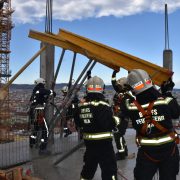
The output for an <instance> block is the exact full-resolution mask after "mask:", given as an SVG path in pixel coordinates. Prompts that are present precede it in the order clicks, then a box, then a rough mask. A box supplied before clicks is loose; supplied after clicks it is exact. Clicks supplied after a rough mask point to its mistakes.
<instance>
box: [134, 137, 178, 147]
mask: <svg viewBox="0 0 180 180" xmlns="http://www.w3.org/2000/svg"><path fill="white" fill-rule="evenodd" d="M175 138H177V134H175ZM174 140H175V139H174V138H173V137H172V136H170V135H166V136H161V137H157V138H151V139H149V138H145V137H140V138H137V141H138V144H139V145H141V146H147V145H148V146H158V145H162V144H166V143H169V142H173V141H174Z"/></svg>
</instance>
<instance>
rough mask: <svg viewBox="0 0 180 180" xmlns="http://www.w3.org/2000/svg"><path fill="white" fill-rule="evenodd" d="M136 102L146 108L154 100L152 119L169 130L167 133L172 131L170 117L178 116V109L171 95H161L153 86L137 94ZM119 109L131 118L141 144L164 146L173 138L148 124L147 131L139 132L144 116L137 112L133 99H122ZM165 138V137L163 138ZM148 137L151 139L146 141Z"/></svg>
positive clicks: (149, 146) (148, 146) (145, 145)
mask: <svg viewBox="0 0 180 180" xmlns="http://www.w3.org/2000/svg"><path fill="white" fill-rule="evenodd" d="M136 99H137V102H138V103H139V104H140V105H141V106H142V108H143V109H147V107H148V105H149V103H150V102H152V101H154V105H153V108H152V110H151V114H152V119H154V120H155V121H157V122H158V123H159V124H161V125H162V126H163V127H164V128H166V129H168V130H169V133H170V132H172V131H173V124H172V119H176V118H178V117H179V109H178V104H177V101H176V99H174V98H172V97H162V96H161V94H160V93H159V92H158V91H157V90H155V89H154V88H153V87H152V88H150V89H148V90H147V91H145V92H144V93H141V94H139V95H137V97H136ZM122 105H124V106H121V109H122V111H123V113H124V115H125V116H128V117H130V119H131V120H132V125H133V128H134V129H135V130H136V131H137V135H139V136H141V139H140V140H141V141H140V142H139V143H140V145H141V146H144V147H147V148H151V147H152V146H153V147H154V146H156V147H158V146H160V145H162V146H164V145H165V146H166V145H168V144H169V143H171V142H173V141H174V140H173V139H171V138H165V137H168V133H162V132H161V131H160V130H159V129H158V128H156V127H155V126H154V125H152V124H149V125H148V127H147V131H148V132H147V133H146V134H145V135H143V134H141V129H142V126H143V124H144V122H145V118H144V117H143V115H142V113H141V112H139V110H138V108H137V106H136V105H135V104H134V103H133V99H124V102H123V103H122ZM163 138H165V139H163ZM148 139H151V140H150V141H148Z"/></svg>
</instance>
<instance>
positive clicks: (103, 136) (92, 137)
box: [83, 132, 113, 140]
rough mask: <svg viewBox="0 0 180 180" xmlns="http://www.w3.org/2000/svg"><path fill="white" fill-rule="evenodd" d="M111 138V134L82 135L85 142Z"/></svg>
mask: <svg viewBox="0 0 180 180" xmlns="http://www.w3.org/2000/svg"><path fill="white" fill-rule="evenodd" d="M112 137H113V134H112V133H111V132H104V133H95V134H89V133H84V134H83V138H84V139H86V140H99V139H108V138H112Z"/></svg>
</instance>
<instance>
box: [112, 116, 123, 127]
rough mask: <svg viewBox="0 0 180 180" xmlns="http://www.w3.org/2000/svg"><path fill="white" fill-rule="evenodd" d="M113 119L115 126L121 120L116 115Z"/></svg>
mask: <svg viewBox="0 0 180 180" xmlns="http://www.w3.org/2000/svg"><path fill="white" fill-rule="evenodd" d="M113 118H114V120H115V123H116V126H117V125H119V124H120V122H121V120H120V118H119V117H117V116H113Z"/></svg>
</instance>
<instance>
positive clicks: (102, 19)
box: [10, 0, 180, 88]
mask: <svg viewBox="0 0 180 180" xmlns="http://www.w3.org/2000/svg"><path fill="white" fill-rule="evenodd" d="M165 3H167V4H168V11H169V40H170V49H172V51H173V71H174V76H173V80H174V82H175V84H176V85H175V87H176V88H180V79H179V77H180V71H179V67H180V61H179V57H180V36H179V32H180V24H179V19H180V2H178V1H177V0H171V1H168V0H166V1H161V0H160V1H157V0H152V1H150V0H139V1H138V0H130V1H125V0H123V1H118V0H113V1H108V0H103V1H102V0H99V1H98V2H96V1H94V0H86V1H84V0H74V1H73V0H69V1H68V2H66V1H63V0H62V1H61V0H59V1H58V0H54V1H53V33H55V34H56V33H58V31H59V28H61V29H66V30H68V31H71V32H73V33H76V34H79V35H81V36H84V37H87V38H89V39H92V40H94V41H97V42H100V43H103V44H105V45H108V46H111V47H113V48H115V49H118V50H121V51H124V52H126V53H128V54H131V55H133V56H137V57H139V58H141V59H144V60H147V61H149V62H152V63H154V64H157V65H159V66H162V64H163V50H164V47H165V42H164V41H165V38H164V36H165V35H164V31H165V30H164V4H165ZM45 4H46V1H45V0H42V1H41V2H36V1H35V0H29V1H28V2H27V1H26V2H24V1H22V0H14V1H12V7H13V9H15V12H14V14H13V17H12V18H13V19H12V20H13V23H14V24H15V27H14V29H13V30H12V40H11V57H10V69H11V70H12V76H13V75H14V74H15V73H16V72H17V71H18V70H19V69H20V68H21V67H22V66H23V65H24V64H25V63H26V62H27V61H28V60H29V59H30V58H31V57H32V56H33V55H34V54H35V53H36V52H37V51H38V50H39V48H40V42H39V41H36V40H34V39H30V38H28V33H29V30H30V29H33V30H37V31H40V32H44V29H45V28H44V26H45V12H46V11H45ZM76 7H78V8H76ZM61 51H62V49H61V48H56V49H55V69H56V66H57V63H58V61H59V56H60V54H61ZM72 59H73V52H70V51H68V52H66V53H65V57H64V60H63V63H62V66H61V69H60V73H59V76H58V78H57V83H66V82H68V80H69V72H70V68H71V62H72ZM86 63H87V58H86V57H84V56H81V55H79V54H78V55H77V61H76V65H75V73H74V77H73V78H74V79H76V78H77V76H78V75H79V71H81V70H82V68H83V67H84V65H85V64H86ZM112 72H113V70H112V69H110V68H107V67H106V66H104V65H101V64H99V63H98V64H97V65H96V66H95V67H94V69H93V70H92V75H97V76H100V77H101V78H102V79H103V80H104V81H105V83H106V84H110V82H111V74H112ZM126 75H127V72H126V71H125V70H121V71H120V73H119V74H118V75H117V77H121V76H126ZM38 77H39V59H36V60H35V62H33V63H32V64H31V65H30V66H29V67H28V68H27V69H26V70H25V71H24V72H23V73H22V74H21V75H20V76H19V77H18V78H17V79H16V80H15V81H14V83H16V84H33V82H34V80H35V79H37V78H38Z"/></svg>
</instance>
